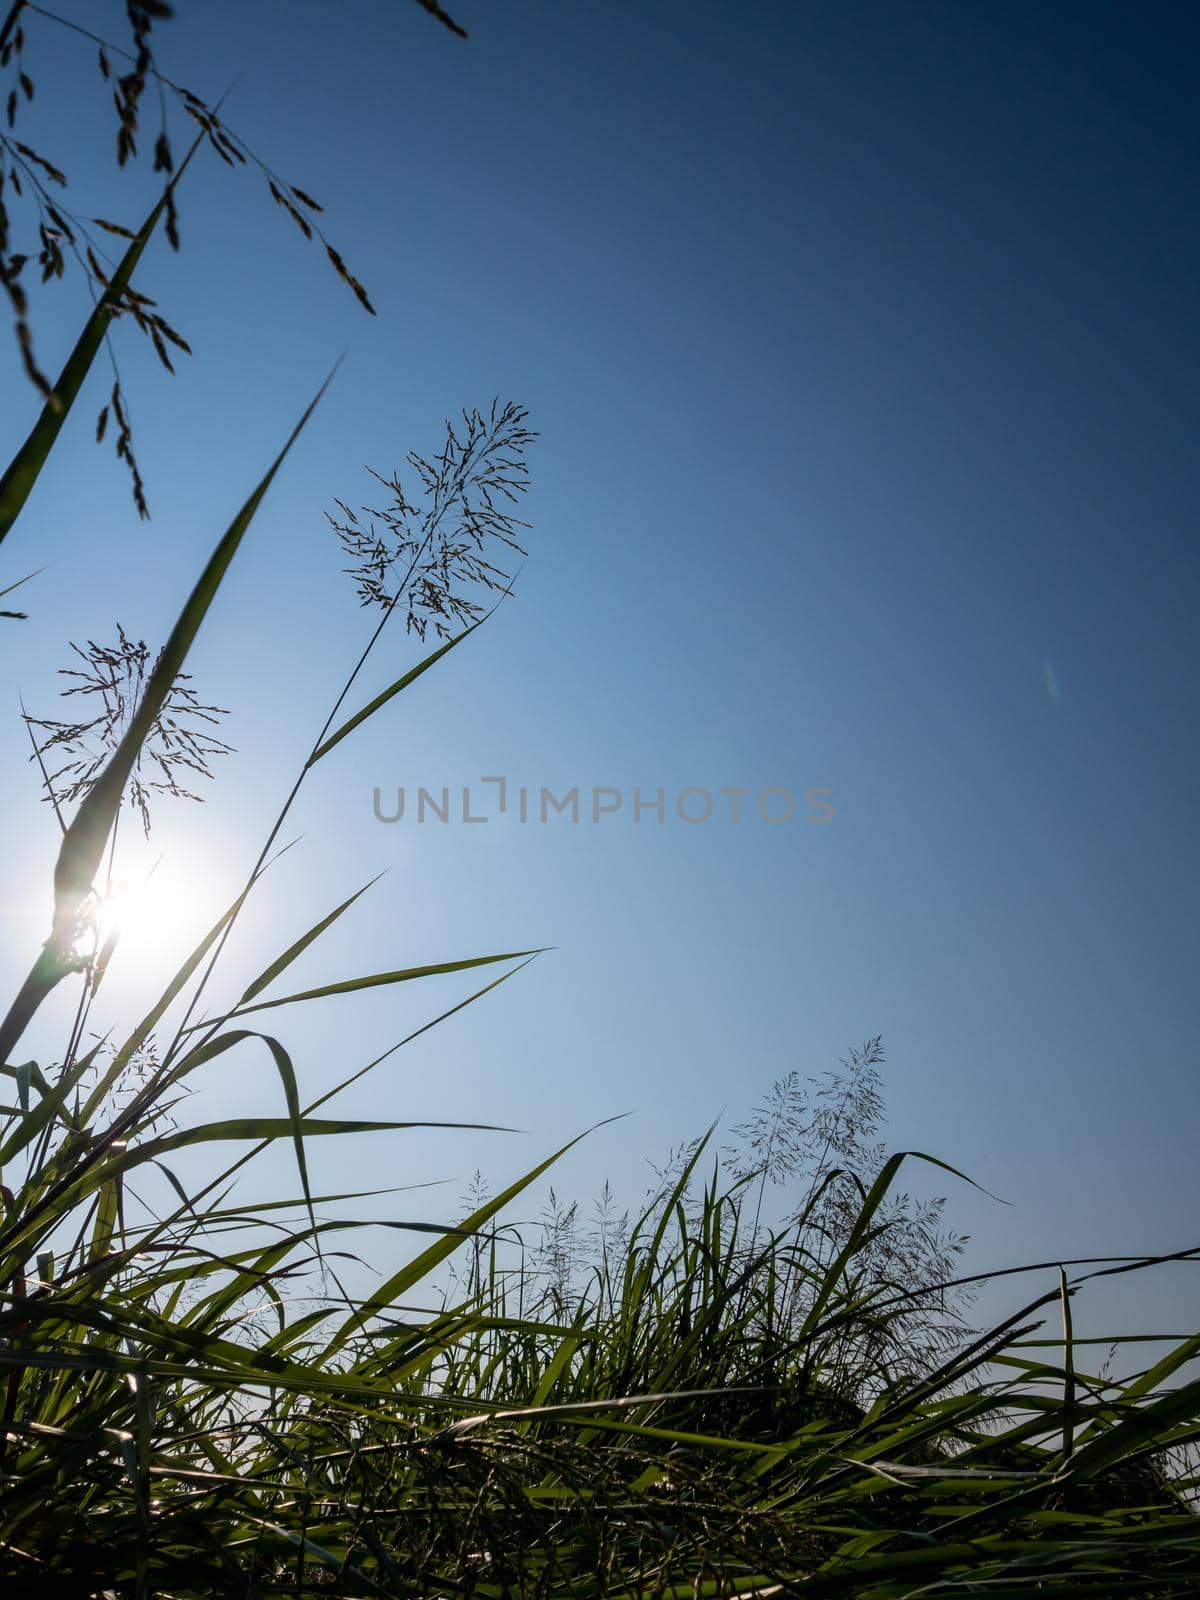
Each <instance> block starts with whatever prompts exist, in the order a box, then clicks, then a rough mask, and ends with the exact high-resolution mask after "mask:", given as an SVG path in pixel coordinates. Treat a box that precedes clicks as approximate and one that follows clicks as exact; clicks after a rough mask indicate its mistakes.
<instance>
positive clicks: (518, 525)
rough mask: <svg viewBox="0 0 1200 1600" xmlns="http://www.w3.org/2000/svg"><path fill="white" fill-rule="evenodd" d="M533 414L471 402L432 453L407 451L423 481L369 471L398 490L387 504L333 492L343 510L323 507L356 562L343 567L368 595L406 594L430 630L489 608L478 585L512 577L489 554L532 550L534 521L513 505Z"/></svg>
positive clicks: (386, 603) (390, 605) (497, 586)
mask: <svg viewBox="0 0 1200 1600" xmlns="http://www.w3.org/2000/svg"><path fill="white" fill-rule="evenodd" d="M527 418H528V412H527V411H526V410H525V408H524V407H523V406H519V405H517V404H515V403H514V402H512V401H508V402H506V403H505V404H504V405H501V404H500V403H499V402H498V401H495V400H494V401H493V402H492V404H491V406H490V408H489V409H488V410H487V411H486V412H483V411H480V410H479V409H478V408H477V407H474V408H472V409H471V410H469V411H464V412H463V413H462V422H461V424H460V425H457V426H456V425H455V424H454V423H452V422H449V421H447V422H446V424H445V438H444V440H443V443H442V446H441V449H440V450H439V451H438V452H437V453H436V454H435V455H433V456H432V457H426V456H421V455H418V454H417V452H416V451H410V452H409V454H408V457H407V460H408V464H409V466H410V468H411V469H412V471H413V474H414V475H415V478H416V480H417V484H418V488H417V489H416V490H415V491H413V492H411V494H410V491H409V490H408V489H406V487H405V486H404V484H403V483H402V482H401V479H400V475H399V473H396V472H393V473H392V475H391V477H389V478H385V477H383V476H382V475H381V474H380V473H377V472H374V471H372V473H371V476H372V477H373V478H375V479H376V480H377V482H379V483H380V484H382V485H383V487H384V488H386V489H387V490H389V491H390V493H391V496H392V498H391V501H390V502H389V503H388V504H386V505H384V506H382V507H378V508H376V507H369V506H363V507H361V508H360V510H359V511H358V512H355V511H352V510H351V509H350V507H349V506H348V505H347V504H346V503H345V502H344V501H342V500H338V501H336V502H335V504H336V505H337V508H338V512H339V513H340V515H338V516H335V515H334V514H333V513H326V515H327V518H328V521H329V524H330V526H331V527H332V529H333V531H334V533H335V534H336V535H337V537H338V539H339V541H340V542H341V545H342V548H343V550H344V551H345V553H346V554H347V555H348V556H349V557H350V559H351V562H352V563H353V564H352V565H351V566H350V567H347V568H346V569H345V570H346V571H347V572H348V573H349V575H350V576H351V577H352V578H353V579H354V581H355V584H356V587H357V591H358V597H359V601H360V603H361V604H362V605H364V606H377V607H379V608H381V609H382V610H383V611H385V612H388V611H391V610H393V609H394V608H395V607H396V606H398V605H400V604H401V603H402V604H403V607H404V610H405V613H406V618H405V620H406V626H407V629H408V631H409V632H411V633H415V634H416V635H417V637H418V638H419V639H421V640H424V638H425V635H426V632H427V630H428V629H429V628H430V627H432V629H433V631H434V634H435V636H436V637H437V638H439V639H448V638H450V636H451V632H452V629H453V628H454V627H462V626H464V625H469V624H470V623H471V622H473V621H475V620H476V619H477V618H479V617H480V616H482V614H483V609H484V608H483V606H482V604H481V603H480V602H479V600H477V599H474V598H473V597H472V591H473V590H474V591H475V592H486V591H489V590H490V591H493V592H499V591H503V590H505V589H506V588H507V587H508V585H509V584H510V583H511V581H512V574H511V573H509V572H507V571H505V570H503V569H502V568H501V567H499V566H497V565H496V564H495V561H494V560H493V559H490V557H492V555H493V552H496V551H500V552H503V551H508V552H511V553H513V554H516V555H519V556H520V555H524V554H525V549H524V547H523V546H522V544H521V536H522V535H523V533H524V532H525V530H526V529H527V528H528V527H529V524H528V523H527V522H523V521H521V520H520V519H519V518H518V517H517V516H516V515H515V513H514V512H513V511H512V510H511V507H512V506H514V505H515V504H516V503H517V501H518V499H519V497H520V496H521V495H523V494H524V493H525V492H526V490H527V489H528V486H529V468H528V465H527V463H526V461H525V452H526V451H527V450H528V448H529V446H530V445H531V444H533V442H534V441H535V440H536V438H537V435H536V434H535V433H532V432H530V430H529V429H528V428H526V426H525V423H526V420H527ZM500 558H501V559H502V555H501V557H500Z"/></svg>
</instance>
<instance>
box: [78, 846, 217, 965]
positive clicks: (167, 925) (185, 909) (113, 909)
mask: <svg viewBox="0 0 1200 1600" xmlns="http://www.w3.org/2000/svg"><path fill="white" fill-rule="evenodd" d="M202 898H205V897H202V896H201V895H200V894H199V893H198V892H197V890H196V886H195V884H194V882H193V881H191V880H190V879H189V877H188V875H187V874H186V873H183V872H181V871H179V870H174V871H172V870H171V869H170V868H169V867H167V866H166V865H160V866H158V867H157V868H155V869H154V870H153V871H151V872H149V873H147V874H145V875H144V876H142V877H139V878H134V879H130V880H128V881H123V882H120V883H117V884H115V885H114V887H113V888H112V890H111V891H110V892H109V893H108V894H107V895H105V896H103V898H102V899H101V901H100V905H99V915H98V917H97V921H96V930H97V934H98V942H99V945H100V947H101V948H103V947H104V946H105V945H106V944H108V943H109V942H110V941H111V940H114V939H115V941H116V950H117V952H121V953H125V954H129V953H131V952H136V953H137V954H138V955H139V956H145V955H148V954H151V953H157V952H160V951H163V950H174V949H175V948H176V947H177V946H178V945H179V944H180V943H181V942H182V941H183V940H185V939H187V938H189V937H191V938H192V940H193V942H195V941H196V940H198V939H199V937H200V931H199V930H200V924H201V922H202V921H203V906H202V904H201V901H202Z"/></svg>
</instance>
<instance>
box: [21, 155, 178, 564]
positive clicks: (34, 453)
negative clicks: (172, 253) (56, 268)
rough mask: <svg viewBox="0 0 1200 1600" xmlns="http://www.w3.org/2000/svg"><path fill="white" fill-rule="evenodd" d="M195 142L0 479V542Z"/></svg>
mask: <svg viewBox="0 0 1200 1600" xmlns="http://www.w3.org/2000/svg"><path fill="white" fill-rule="evenodd" d="M199 144H200V139H197V140H196V142H195V143H194V144H193V145H192V148H191V149H190V150H189V151H188V153H187V155H186V156H185V158H184V160H183V162H182V163H181V164H180V167H179V171H178V172H177V173H176V174H175V176H174V177H173V178H172V179H171V181H170V183H169V184H168V185H167V187H166V189H165V190H164V191H163V195H162V199H161V200H159V202H158V204H157V205H156V206H155V207H154V209H153V211H151V213H150V215H149V216H148V217H147V218H146V220H145V222H143V223H142V226H141V227H140V228H139V229H138V232H137V234H136V235H135V237H134V238H133V239H132V240H131V241H130V244H129V246H128V248H127V249H126V251H125V254H124V255H123V256H122V257H121V260H120V262H119V263H118V265H117V270H116V271H115V272H114V273H113V275H112V278H111V279H110V280H109V284H108V287H107V288H106V289H105V291H104V293H103V294H102V295H101V296H100V299H99V300H98V301H97V302H96V306H95V308H94V310H93V311H92V314H91V316H90V317H89V318H88V320H87V322H86V323H85V325H84V329H83V332H82V333H81V334H80V336H79V339H78V341H77V342H76V345H75V348H74V350H72V351H71V354H70V355H69V356H68V358H67V364H66V366H65V367H64V368H63V369H62V372H61V373H60V374H59V378H58V382H57V383H56V384H55V385H54V390H53V393H52V394H51V395H50V397H49V399H48V400H47V401H46V403H45V405H44V406H43V407H42V410H41V415H40V416H39V417H38V419H37V421H36V422H35V423H34V425H33V431H32V432H31V433H30V435H29V437H28V439H26V441H25V443H24V444H23V445H22V446H21V448H20V449H19V450H18V451H17V453H16V455H15V456H14V457H13V459H12V461H11V462H10V463H9V466H8V469H7V471H6V472H5V474H4V476H3V478H0V543H2V542H3V541H4V539H5V537H6V536H7V534H8V532H9V530H10V529H11V528H12V525H13V523H14V522H15V521H16V520H17V518H18V517H19V516H20V514H21V511H22V510H23V508H24V506H25V502H26V501H27V500H28V499H29V496H30V494H31V493H32V491H33V486H34V484H35V483H36V482H37V480H38V476H39V474H40V473H41V470H42V468H43V467H44V466H45V465H46V461H47V459H48V457H49V455H50V452H51V450H52V449H53V448H54V441H55V440H56V439H57V438H58V433H59V429H60V428H61V427H62V425H63V423H64V422H65V421H66V418H67V414H68V412H69V411H70V409H71V407H72V406H73V405H74V404H75V401H76V399H77V397H78V395H79V391H80V389H81V388H82V387H83V380H84V379H85V378H86V377H87V375H88V371H89V369H90V368H91V365H92V362H93V361H94V360H95V359H96V353H97V351H98V350H99V349H100V346H101V344H102V343H103V341H104V336H105V334H106V333H107V332H108V328H109V324H110V323H111V321H112V318H113V309H114V307H115V306H116V305H117V303H118V301H119V300H120V298H121V296H122V295H123V294H124V293H125V290H126V289H127V288H128V286H129V280H130V279H131V278H132V276H133V272H134V268H135V267H136V266H137V264H138V262H139V261H140V260H141V258H142V252H143V251H144V250H145V248H146V246H147V245H148V244H149V242H150V237H151V235H152V234H153V232H154V230H155V228H157V227H158V224H159V222H160V221H161V219H162V215H163V213H164V211H165V210H166V208H167V198H168V196H169V195H170V193H171V191H172V190H173V189H174V187H175V185H176V184H177V183H178V182H179V180H180V178H182V177H183V174H184V172H185V171H186V170H187V165H188V162H189V161H191V159H192V156H193V155H194V154H195V153H196V150H197V148H198V146H199Z"/></svg>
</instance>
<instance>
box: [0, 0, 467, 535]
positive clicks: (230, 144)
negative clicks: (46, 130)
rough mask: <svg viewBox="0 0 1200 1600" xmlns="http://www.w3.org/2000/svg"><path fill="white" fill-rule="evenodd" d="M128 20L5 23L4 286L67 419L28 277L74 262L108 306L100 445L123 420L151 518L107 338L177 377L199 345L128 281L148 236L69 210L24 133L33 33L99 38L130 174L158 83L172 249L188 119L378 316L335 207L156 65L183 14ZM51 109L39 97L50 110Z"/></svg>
mask: <svg viewBox="0 0 1200 1600" xmlns="http://www.w3.org/2000/svg"><path fill="white" fill-rule="evenodd" d="M419 3H422V4H423V0H419ZM424 9H425V10H427V11H431V12H432V14H433V15H434V17H435V18H436V19H437V20H439V21H441V22H442V23H443V24H444V25H445V26H447V27H449V28H450V29H451V30H452V31H453V32H456V33H462V31H463V30H462V29H460V28H459V27H458V26H457V24H455V23H454V22H453V21H452V19H451V18H449V17H448V16H447V15H446V14H445V13H444V12H443V11H442V10H441V8H440V7H437V6H434V7H430V6H428V5H425V6H424ZM125 12H126V17H127V20H128V23H129V36H128V39H127V40H126V41H125V42H124V43H122V42H114V41H113V40H111V39H108V38H106V37H104V36H102V35H101V34H99V33H96V32H94V31H93V30H92V29H90V28H88V27H86V26H84V25H83V23H81V22H80V21H78V20H76V19H74V18H69V17H63V16H59V15H58V14H57V13H55V12H53V11H50V10H48V9H46V8H45V7H43V6H40V5H35V4H33V3H32V0H12V3H11V4H10V6H9V9H8V11H7V13H6V14H5V15H4V16H3V18H2V19H0V82H2V81H3V79H4V78H5V77H8V78H9V79H10V87H9V88H8V91H7V94H6V96H5V115H4V122H5V124H6V126H3V127H0V287H2V288H3V291H4V294H5V296H6V297H7V300H8V303H9V309H10V312H11V314H12V317H13V323H14V330H15V334H16V340H17V346H18V350H19V352H20V356H21V361H22V364H23V366H24V369H25V373H26V376H27V377H28V378H29V379H30V381H31V382H32V383H33V385H34V386H35V388H36V389H37V390H38V392H39V393H40V395H41V397H42V399H43V401H44V402H45V405H46V406H47V407H49V408H51V409H52V410H53V411H54V412H56V413H61V412H62V411H64V410H66V409H69V407H70V406H71V405H72V404H73V402H74V398H75V392H76V391H77V389H78V386H79V379H80V378H81V376H82V374H75V375H74V381H72V382H71V383H68V384H64V382H63V381H62V379H60V381H59V383H58V384H53V383H52V382H51V380H50V378H49V377H47V375H46V374H45V372H43V370H42V368H41V366H40V365H39V362H38V359H37V355H36V352H35V348H34V336H33V325H32V321H31V309H30V294H29V287H28V279H29V277H30V276H31V274H32V272H33V271H35V270H36V272H37V274H38V276H39V279H40V285H41V286H42V287H44V286H46V285H48V284H51V283H53V282H54V281H56V280H59V279H63V278H64V277H65V276H66V274H67V272H68V270H69V268H70V267H71V266H72V265H73V266H74V268H75V269H76V270H77V271H78V272H79V274H80V275H81V276H82V278H83V281H84V282H85V283H86V285H87V287H88V290H89V293H90V294H91V296H92V299H93V301H94V302H96V304H97V306H98V307H100V306H103V308H104V312H105V319H104V332H105V337H104V344H105V347H106V349H107V351H108V355H109V360H110V363H111V366H112V379H113V383H112V389H111V393H110V397H109V400H108V402H107V403H106V404H105V405H104V406H103V407H102V408H101V410H100V413H99V415H98V417H97V420H96V439H97V442H99V441H100V440H102V439H103V438H104V435H105V433H106V431H107V427H108V421H109V415H110V412H111V415H112V417H113V420H114V422H115V424H116V428H115V443H116V451H117V455H118V457H119V458H120V459H121V460H122V461H123V462H124V464H125V466H126V467H127V469H128V471H129V475H130V482H131V486H132V491H133V498H134V503H135V505H136V507H137V510H138V514H139V515H140V516H142V517H147V516H149V505H148V502H147V497H146V492H145V485H144V482H143V479H142V475H141V472H140V469H139V467H138V462H137V457H136V454H135V451H134V444H133V434H132V429H131V426H130V421H129V403H128V399H127V398H126V396H125V391H124V388H123V386H122V382H121V375H120V370H119V367H118V365H117V358H116V352H115V349H114V346H113V342H112V340H111V339H110V338H108V337H107V332H108V324H109V321H110V320H111V319H113V318H121V317H123V318H125V319H126V320H127V321H128V322H130V323H132V324H134V325H135V326H136V327H137V328H138V329H139V330H140V331H141V332H142V333H143V334H144V335H145V336H146V338H147V339H148V340H149V342H150V344H151V345H152V347H153V349H154V352H155V354H156V356H157V357H158V360H159V362H160V363H161V364H162V366H163V367H165V368H166V369H167V371H168V372H174V370H175V369H174V363H173V359H172V351H174V350H177V351H182V352H183V353H184V354H189V355H190V354H191V347H190V345H189V344H188V342H187V340H186V339H185V338H184V336H183V335H182V334H181V333H180V332H179V331H178V330H177V329H176V328H175V327H174V326H173V325H172V324H171V322H170V321H169V320H168V319H167V317H166V316H165V315H164V314H163V313H162V311H161V310H160V309H159V308H158V307H157V305H156V303H155V302H154V301H153V300H152V299H150V298H149V296H147V295H145V294H143V293H142V292H141V291H139V290H137V289H135V288H133V286H132V285H130V284H129V283H128V281H127V275H125V276H123V274H122V265H123V263H122V262H121V261H119V260H118V259H116V258H114V256H113V255H112V254H111V252H110V249H109V243H110V242H116V243H118V244H119V243H120V242H121V241H126V242H127V243H130V244H132V243H134V242H135V241H137V240H138V238H139V235H138V234H136V233H135V232H134V231H133V230H132V229H131V228H129V227H128V226H127V225H126V224H125V223H123V222H119V221H114V220H112V219H110V218H107V217H100V216H93V215H90V214H89V213H88V212H87V211H86V210H78V209H75V208H73V207H72V206H71V205H70V204H68V202H67V199H66V191H67V190H68V188H69V182H70V179H69V174H68V172H66V171H65V170H64V169H63V167H62V166H61V165H59V164H58V163H57V162H56V161H53V160H51V159H50V157H49V156H47V155H46V154H44V153H43V152H42V151H41V150H39V149H37V148H35V147H34V146H33V145H32V144H30V143H29V142H28V141H27V140H26V139H23V138H19V137H18V136H17V132H16V125H17V122H18V117H19V115H23V114H24V112H25V110H27V109H28V108H29V103H30V102H33V101H34V99H35V92H36V86H35V81H34V78H33V76H32V75H31V73H32V71H33V68H32V67H31V65H30V60H29V47H30V37H32V36H27V33H26V25H27V24H29V25H30V26H31V27H32V26H33V25H34V24H36V25H37V28H36V29H35V31H41V32H42V33H43V34H45V33H48V32H50V31H53V30H55V29H57V30H59V31H60V32H61V33H62V34H64V35H66V36H67V37H68V38H70V39H81V40H84V41H87V42H88V44H89V45H90V46H91V47H93V48H95V49H96V51H97V57H96V60H97V66H98V70H99V74H100V78H101V81H102V82H103V84H104V86H105V89H106V91H107V92H108V93H111V97H112V103H113V106H114V108H115V111H116V119H117V133H116V155H117V163H118V165H119V166H120V167H125V166H127V165H129V164H131V163H132V162H134V161H135V160H136V158H137V157H138V154H139V150H140V148H142V144H141V136H142V127H141V124H142V112H143V100H144V97H145V94H146V90H147V88H148V86H149V85H151V84H153V85H154V87H155V89H156V90H157V96H156V99H157V105H158V112H159V118H158V128H157V133H156V135H155V138H154V140H153V144H152V145H151V146H149V149H150V150H151V154H152V164H153V170H154V171H155V172H156V173H159V172H160V173H163V174H165V175H166V178H167V180H168V181H167V183H166V187H165V189H164V193H163V201H162V205H161V207H160V208H156V211H155V213H154V214H153V219H154V220H153V224H152V226H153V225H154V224H156V223H157V221H158V220H159V215H160V213H161V215H162V217H163V219H164V228H165V232H166V235H167V240H168V243H169V244H170V246H171V248H172V249H173V250H179V248H180V234H179V212H178V200H177V188H178V180H179V178H180V177H182V174H183V168H184V167H186V165H187V162H186V161H185V162H184V163H183V164H182V166H177V162H176V157H175V154H174V134H173V129H172V116H174V118H175V119H176V120H178V119H179V118H182V119H183V121H184V125H185V126H189V127H192V128H193V131H195V129H196V128H198V129H199V135H198V139H199V140H202V141H203V142H204V143H205V144H206V145H207V147H208V148H209V149H211V150H213V151H214V152H215V153H216V155H217V156H218V157H219V159H220V160H221V161H222V163H223V164H224V165H225V166H227V167H230V168H240V167H245V168H247V169H254V170H256V171H257V172H258V173H259V175H260V177H261V178H262V180H263V182H264V183H265V185H266V188H267V192H268V194H269V195H270V197H271V199H272V200H273V201H274V203H275V204H276V205H277V206H279V207H281V208H282V210H283V211H285V212H286V213H287V215H288V217H289V218H290V220H291V221H292V222H293V223H294V224H295V226H296V228H297V229H298V231H299V232H300V233H301V234H302V235H303V236H304V238H305V239H308V240H313V239H315V240H317V241H318V242H319V243H320V245H321V246H322V247H323V249H324V251H325V255H326V258H327V260H328V261H329V264H330V265H331V267H332V268H333V270H334V272H335V273H336V274H337V276H338V277H339V278H340V279H341V280H342V281H343V282H344V283H345V284H346V285H347V286H348V288H349V289H350V290H351V292H352V293H353V294H354V296H355V298H356V299H357V300H358V302H359V303H360V305H362V306H363V308H364V309H365V310H366V311H368V312H370V313H371V314H372V315H373V314H374V307H373V305H372V304H371V300H370V297H369V295H368V293H367V290H366V289H365V288H364V286H363V284H362V283H361V282H360V280H359V279H358V278H357V277H356V276H355V274H354V272H353V271H352V270H351V269H350V267H349V266H348V265H347V264H346V261H345V259H344V257H343V255H342V253H341V252H340V251H339V250H338V249H337V248H336V246H335V245H334V243H333V242H332V241H331V240H330V238H329V237H328V236H327V234H326V232H325V231H324V227H323V225H322V222H321V220H320V219H321V217H322V216H323V212H324V208H323V207H322V206H321V205H320V203H319V202H318V201H317V200H315V199H314V198H313V197H312V195H311V194H310V193H309V192H308V191H307V190H306V189H302V188H301V187H300V186H299V185H298V184H294V183H291V182H289V181H288V180H287V179H286V178H284V177H283V176H282V175H281V174H280V173H279V172H278V171H277V170H276V169H275V168H274V167H273V166H271V165H269V164H268V163H267V162H266V161H264V160H263V159H262V158H261V157H260V156H259V155H257V154H256V153H255V151H253V150H252V149H251V148H250V146H249V145H248V144H247V143H246V141H245V140H244V139H242V138H241V136H240V135H239V134H238V133H237V132H236V131H235V130H234V129H233V128H232V127H231V126H230V125H229V124H228V123H227V122H226V121H225V119H224V118H223V116H222V115H221V108H220V105H219V104H218V105H214V104H212V103H210V102H209V101H207V100H206V99H205V98H204V97H202V96H200V95H198V94H196V93H195V92H194V91H193V90H191V89H189V88H187V87H185V86H184V85H183V84H181V83H178V82H176V81H175V80H174V79H172V78H170V77H168V76H167V75H166V74H165V73H162V72H160V71H159V69H158V67H157V66H156V64H155V60H154V53H153V40H152V31H153V28H154V25H155V24H156V23H162V22H165V21H167V20H168V19H169V18H170V17H171V16H172V14H173V8H172V7H171V6H168V5H166V4H164V3H162V0H126V6H125ZM40 42H43V41H39V43H40ZM0 92H3V91H2V90H0ZM41 103H42V100H41V99H39V101H38V104H39V105H40V104H41ZM51 103H52V102H51ZM127 254H128V253H127ZM138 254H140V250H139V251H138ZM98 345H99V340H97V341H96V348H98ZM95 354H96V349H92V350H91V351H90V353H89V354H88V355H87V358H86V363H85V369H86V366H87V365H90V363H91V360H92V359H93V358H94V356H95ZM64 376H66V374H64ZM54 431H55V432H56V431H57V430H54ZM52 442H53V437H51V438H50V440H49V443H52ZM18 509H19V506H18ZM0 510H3V511H4V515H5V516H7V515H8V512H7V510H6V508H0ZM13 514H15V512H14V513H13ZM9 520H11V518H9ZM0 536H2V535H0Z"/></svg>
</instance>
